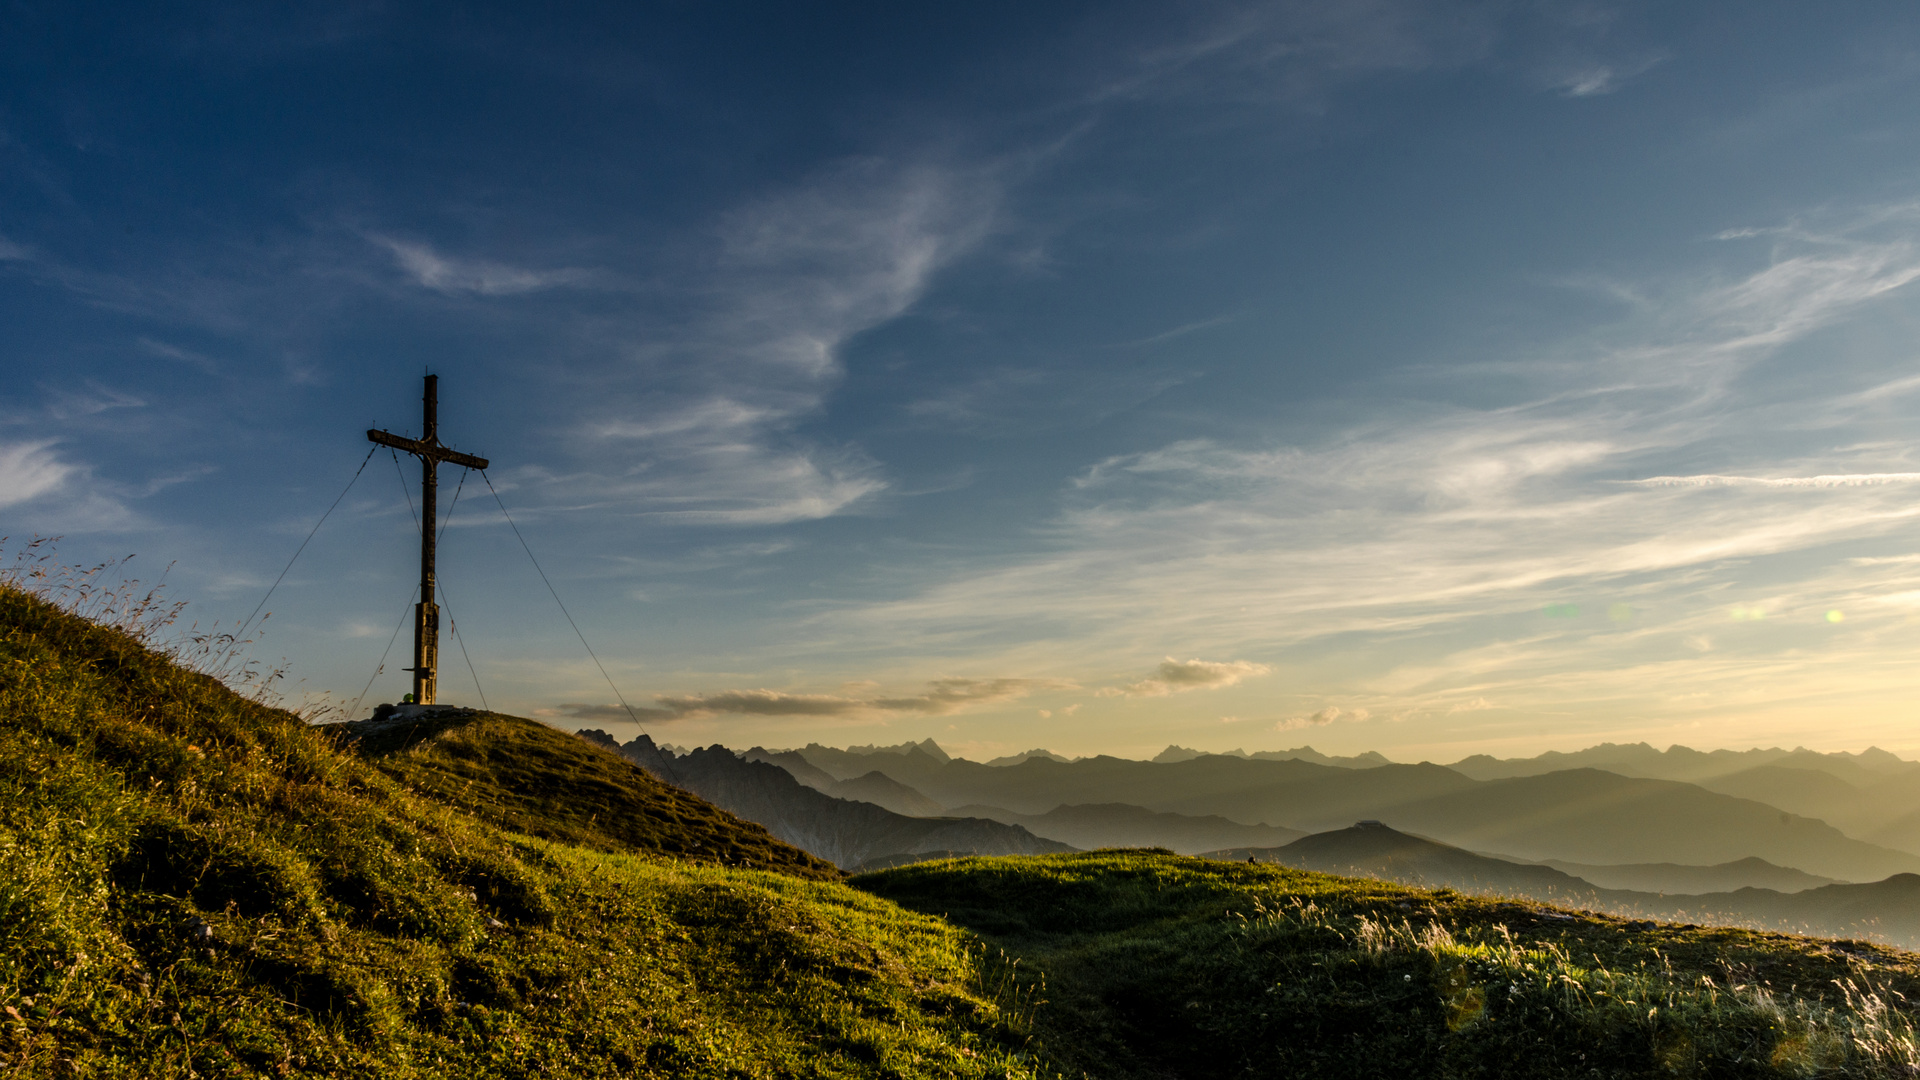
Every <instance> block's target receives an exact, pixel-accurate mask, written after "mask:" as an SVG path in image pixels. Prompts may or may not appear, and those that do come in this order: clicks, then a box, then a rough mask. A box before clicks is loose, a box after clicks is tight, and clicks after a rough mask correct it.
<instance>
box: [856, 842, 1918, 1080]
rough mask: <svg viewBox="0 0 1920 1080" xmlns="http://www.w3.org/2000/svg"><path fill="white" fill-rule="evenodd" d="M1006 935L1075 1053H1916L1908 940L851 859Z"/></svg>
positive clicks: (1238, 868) (1143, 864)
mask: <svg viewBox="0 0 1920 1080" xmlns="http://www.w3.org/2000/svg"><path fill="white" fill-rule="evenodd" d="M854 883H855V884H857V885H859V886H860V887H862V888H865V889H867V890H869V891H871V892H874V893H876V894H878V895H880V896H884V897H888V898H890V899H893V900H895V901H897V902H899V903H900V904H902V905H903V906H906V907H910V908H914V909H917V910H920V911H924V912H929V913H937V914H943V915H944V916H945V917H947V918H948V919H949V920H950V921H952V922H955V923H958V924H960V925H962V926H966V927H969V928H971V929H973V930H975V931H976V932H978V933H980V934H981V935H982V936H983V937H984V938H985V939H986V940H987V941H989V942H991V943H993V944H995V945H997V946H999V947H1002V948H1004V949H1005V950H1006V951H1007V952H1008V953H1010V954H1014V955H1017V956H1019V957H1020V958H1021V967H1022V970H1023V971H1025V972H1026V974H1025V975H1024V976H1023V979H1024V980H1026V981H1025V982H1024V985H1026V986H1028V987H1031V988H1032V989H1033V991H1034V992H1036V993H1039V994H1040V995H1041V997H1043V998H1044V1000H1045V1002H1046V1004H1045V1005H1044V1006H1043V1007H1041V1008H1039V1010H1038V1012H1037V1020H1036V1024H1037V1030H1038V1034H1039V1038H1040V1042H1041V1045H1042V1046H1043V1048H1044V1049H1045V1051H1046V1054H1047V1057H1048V1058H1049V1060H1050V1061H1051V1062H1052V1063H1053V1064H1055V1065H1057V1066H1059V1067H1061V1068H1063V1069H1065V1070H1067V1071H1068V1072H1070V1073H1082V1072H1083V1073H1085V1074H1086V1075H1089V1076H1097V1077H1108V1078H1126V1077H1143V1078H1144V1077H1161V1076H1168V1075H1175V1076H1180V1077H1189V1078H1203V1077H1242V1076H1273V1077H1280V1076H1318V1077H1335V1076H1351V1077H1377V1076H1462V1077H1466V1076H1472V1077H1577V1076H1603V1077H1622V1076H1648V1077H1656V1076H1657V1077H1670V1076H1712V1077H1722V1076H1724V1077H1776V1076H1841V1075H1845V1076H1911V1075H1915V1073H1916V1072H1920V1052H1916V1048H1915V1041H1914V1028H1913V1025H1912V1021H1911V1018H1910V1016H1911V1014H1910V1013H1909V1011H1908V1009H1907V1002H1908V1001H1910V1000H1920V968H1917V967H1916V965H1915V959H1916V958H1915V957H1914V956H1913V955H1912V954H1907V953H1900V952H1891V951H1884V950H1882V949H1880V948H1878V947H1874V946H1867V945H1860V944H1857V943H1855V944H1841V943H1834V942H1822V941H1818V940H1815V939H1809V938H1801V937H1793V936H1788V935H1781V934H1766V933H1755V932H1751V931H1743V930H1728V929H1701V928H1695V927H1652V928H1646V927H1645V926H1643V925H1642V924H1633V925H1628V924H1625V923H1622V922H1621V921H1620V920H1617V919H1611V918H1606V917H1601V916H1573V917H1568V913H1566V912H1562V911H1559V910H1558V909H1554V908H1550V907H1546V906H1544V905H1539V904H1532V903H1524V904H1523V903H1513V902H1507V901H1500V900H1494V899H1487V898H1482V897H1468V896H1463V895H1460V894H1457V893H1452V892H1449V891H1445V890H1442V891H1440V892H1426V891H1422V890H1417V889H1410V888H1403V887H1400V886H1396V885H1392V884H1389V883H1383V882H1374V881H1360V880H1355V879H1351V878H1337V877H1332V876H1329V875H1324V874H1315V873H1309V872H1305V871H1296V870H1290V869H1286V868H1283V867H1276V866H1272V865H1271V864H1264V865H1259V866H1253V865H1248V864H1243V863H1241V864H1236V863H1222V862H1212V861H1206V860H1200V859H1190V858H1182V857H1180V856H1177V855H1173V854H1171V853H1167V852H1163V851H1161V852H1141V851H1125V852H1120V851H1100V852H1091V853H1086V854H1075V855H1050V856H1041V857H1035V858H1024V859H1006V858H1002V859H967V860H956V861H951V862H941V863H919V864H915V865H912V866H907V867H901V868H897V869H892V870H887V871H883V872H881V873H878V874H872V875H866V876H863V877H859V878H856V879H854Z"/></svg>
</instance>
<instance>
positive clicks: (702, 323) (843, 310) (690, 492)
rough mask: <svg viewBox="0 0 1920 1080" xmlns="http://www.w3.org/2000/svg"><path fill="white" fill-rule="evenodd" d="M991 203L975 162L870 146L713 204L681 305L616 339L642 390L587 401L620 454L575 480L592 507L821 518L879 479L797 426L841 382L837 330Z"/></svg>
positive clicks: (842, 341) (731, 517)
mask: <svg viewBox="0 0 1920 1080" xmlns="http://www.w3.org/2000/svg"><path fill="white" fill-rule="evenodd" d="M999 198H1000V183H999V179H998V175H997V173H996V171H995V169H994V168H992V167H989V166H946V165H939V164H931V163H926V162H912V161H907V162H902V161H897V160H885V159H880V158H866V159H860V160H855V161H849V162H843V163H841V164H839V165H836V166H834V167H832V168H829V169H826V170H823V171H822V172H820V173H819V174H817V175H815V176H813V177H811V178H810V179H808V180H807V181H805V182H803V183H801V184H798V185H796V186H794V187H792V188H789V189H787V190H784V191H779V192H774V193H769V194H767V195H764V196H762V197H760V198H758V199H754V200H751V201H749V202H747V203H745V204H744V205H741V206H739V207H737V208H735V209H734V210H732V211H730V212H729V213H727V214H725V215H723V216H722V218H721V219H720V220H719V221H718V222H717V223H716V224H715V226H714V229H713V232H712V246H711V249H710V251H709V252H708V254H707V256H706V258H705V260H704V262H699V261H697V260H696V261H695V265H696V266H697V267H699V268H698V269H695V270H693V271H690V272H689V273H688V274H687V281H686V282H685V283H684V284H682V285H679V286H676V287H675V289H676V290H677V291H676V292H675V295H676V296H677V297H678V298H679V299H678V303H679V306H681V307H683V308H684V313H682V314H680V315H677V316H675V317H674V318H673V319H671V320H667V321H665V322H664V323H663V324H656V325H653V326H649V327H648V338H647V340H645V342H644V344H643V343H641V342H639V341H636V342H633V343H631V344H630V345H629V348H630V350H631V352H632V354H633V355H634V357H635V362H636V364H637V365H638V366H639V370H645V371H649V372H653V373H655V374H656V376H657V378H656V379H655V380H653V382H652V385H650V386H649V387H648V391H649V392H647V393H644V394H640V393H621V392H620V391H618V390H617V389H616V390H614V391H613V392H611V393H606V394H604V395H603V397H604V400H603V401H602V402H600V403H598V404H595V405H591V406H589V407H588V408H587V409H586V412H587V419H586V422H585V423H584V424H582V425H581V429H580V430H581V432H582V434H583V436H584V438H585V439H587V440H588V441H589V443H590V452H591V453H592V454H593V455H594V456H595V457H606V456H607V455H609V454H611V455H614V456H616V458H617V459H619V460H624V461H627V462H631V463H632V464H631V466H630V467H629V468H628V469H627V471H626V472H625V473H624V474H622V475H596V476H593V477H590V478H586V479H584V480H583V481H582V483H584V484H588V485H590V486H591V487H592V488H593V489H594V490H595V496H596V498H597V499H598V500H599V501H600V504H601V505H605V504H608V503H616V504H625V505H626V506H628V507H630V508H631V509H632V511H633V512H636V513H642V514H646V515H650V516H654V517H657V518H660V519H662V520H667V521H680V522H687V523H692V524H777V523H781V522H787V521H798V520H808V519H814V518H822V517H829V516H832V515H835V514H839V513H844V512H846V511H848V510H849V509H851V508H853V507H855V506H856V505H858V504H860V503H861V502H863V501H865V500H868V499H870V498H872V497H873V496H875V495H878V494H879V493H881V492H883V491H885V490H886V489H887V486H888V482H887V480H886V478H885V476H884V475H883V474H882V471H881V469H880V468H879V466H878V465H877V463H876V462H874V461H873V460H872V459H871V458H870V457H868V456H867V455H866V454H865V453H863V452H862V451H860V450H859V449H858V448H857V447H852V446H846V445H832V444H824V443H822V442H820V441H817V440H811V439H806V438H802V437H800V436H798V435H796V434H795V432H794V428H795V427H796V426H797V425H798V424H799V423H800V422H801V421H802V420H803V419H805V418H806V417H808V416H809V415H811V414H813V413H815V412H816V411H817V410H818V409H819V408H820V407H821V404H822V402H823V401H824V400H825V398H826V396H827V394H829V393H830V392H831V391H832V389H833V388H834V386H836V385H837V383H838V381H839V378H840V373H841V352H842V350H843V349H844V347H845V345H846V343H847V342H848V341H849V340H851V339H852V338H853V337H854V336H856V335H858V334H860V333H862V332H864V331H866V330H868V329H871V328H872V327H875V326H878V325H880V324H881V323H884V322H886V321H887V320H890V319H893V318H895V317H897V316H899V315H900V314H902V313H903V312H905V311H906V310H907V309H908V308H909V307H910V306H912V305H913V304H914V303H915V302H916V301H918V300H919V298H920V297H921V296H922V294H923V293H924V292H925V291H926V289H927V287H928V286H929V284H930V283H931V281H932V280H933V277H934V275H935V274H937V273H938V272H939V271H940V270H941V269H942V268H943V267H945V266H947V265H948V264H950V263H951V262H952V261H953V260H954V259H955V258H957V257H959V256H960V255H961V254H962V253H964V252H966V251H968V250H970V249H972V248H973V247H974V246H975V245H976V244H977V243H978V242H979V241H980V239H981V237H982V236H983V235H985V233H986V230H987V229H988V228H989V226H990V224H991V222H992V220H993V217H994V214H995V212H996V208H997V206H998V203H999ZM636 385H638V384H636Z"/></svg>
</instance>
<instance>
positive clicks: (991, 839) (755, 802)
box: [620, 735, 1073, 869]
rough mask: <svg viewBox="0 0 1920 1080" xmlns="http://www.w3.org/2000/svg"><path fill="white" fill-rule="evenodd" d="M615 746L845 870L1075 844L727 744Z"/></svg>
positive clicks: (674, 781) (673, 781)
mask: <svg viewBox="0 0 1920 1080" xmlns="http://www.w3.org/2000/svg"><path fill="white" fill-rule="evenodd" d="M620 752H621V753H623V754H625V755H627V757H628V758H630V759H631V760H633V761H635V762H636V763H638V764H639V765H640V766H641V767H642V768H645V769H646V770H648V771H649V772H651V773H653V774H654V775H655V776H658V777H660V778H661V779H663V780H665V781H667V782H668V783H670V784H674V785H676V786H678V787H681V788H684V789H686V790H687V791H690V792H692V793H693V794H695V795H698V796H699V797H701V798H702V799H705V800H706V801H708V802H710V803H712V804H713V805H715V806H718V807H720V808H721V809H724V810H726V811H727V812H729V813H732V814H736V815H738V816H740V817H742V818H745V819H746V820H748V821H753V822H758V823H759V824H761V825H763V826H765V827H766V829H767V831H768V832H770V833H772V834H773V835H774V836H777V837H779V838H780V839H781V840H784V841H786V842H787V843H789V844H792V845H793V846H795V847H797V848H800V849H801V850H803V851H806V852H809V853H810V854H813V855H815V856H818V857H819V858H822V859H826V860H827V861H828V862H831V863H833V864H834V865H836V866H838V867H841V868H842V869H852V868H854V867H857V866H860V865H861V864H862V863H865V862H867V861H869V860H873V859H884V858H887V857H889V856H902V855H921V856H925V857H934V856H936V855H947V854H951V853H955V852H959V853H965V854H977V855H1038V854H1045V853H1048V852H1059V851H1071V850H1073V849H1072V848H1071V847H1069V846H1068V845H1066V844H1062V843H1059V842H1057V841H1054V840H1045V839H1042V838H1040V837H1037V836H1035V835H1033V834H1032V833H1030V832H1028V831H1027V830H1026V829H1024V828H1021V827H1020V826H1018V825H1005V824H1002V823H1000V822H998V821H989V820H987V819H985V818H961V817H932V818H923V817H908V816H906V815H904V814H896V813H894V812H893V811H891V810H888V809H886V808H884V807H880V806H875V805H874V804H872V803H867V802H855V801H851V800H847V799H841V798H836V797H835V796H832V795H829V794H827V793H825V792H822V791H816V790H814V789H813V788H810V787H807V786H806V785H804V784H802V783H800V781H798V780H796V779H794V778H793V775H792V774H791V773H789V772H787V770H785V769H783V768H781V767H780V766H778V765H775V764H772V763H771V762H767V761H750V760H747V759H745V758H743V757H740V756H738V755H736V754H734V752H733V751H731V750H728V749H727V748H726V747H724V746H711V747H708V748H706V749H704V750H695V751H694V752H693V753H691V754H689V755H687V756H685V757H672V756H670V755H666V754H662V753H661V752H660V751H659V749H658V748H657V747H655V746H654V744H653V740H651V739H649V738H648V737H647V736H645V735H642V736H640V737H639V738H637V739H635V740H634V741H632V742H630V743H627V744H626V745H625V746H622V747H621V748H620ZM914 753H916V754H919V753H921V751H919V750H915V751H914ZM874 756H875V757H878V756H881V755H874ZM922 756H925V755H924V754H922Z"/></svg>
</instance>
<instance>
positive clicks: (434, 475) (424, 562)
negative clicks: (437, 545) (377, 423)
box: [367, 375, 487, 705]
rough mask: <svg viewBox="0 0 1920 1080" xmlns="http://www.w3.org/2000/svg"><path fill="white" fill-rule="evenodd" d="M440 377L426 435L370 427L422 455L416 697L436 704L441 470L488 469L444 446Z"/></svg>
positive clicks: (384, 442)
mask: <svg viewBox="0 0 1920 1080" xmlns="http://www.w3.org/2000/svg"><path fill="white" fill-rule="evenodd" d="M439 412H440V376H438V375H429V376H427V389H426V396H425V398H424V399H423V406H422V409H421V413H422V417H423V419H424V423H423V424H422V431H421V436H420V438H418V439H409V438H407V437H406V436H404V435H395V434H394V433H393V432H391V431H380V430H377V429H375V430H369V431H368V432H367V439H368V441H370V442H376V443H379V444H380V445H381V446H391V447H393V448H394V449H395V450H404V451H406V452H407V453H409V454H412V455H413V456H414V457H417V458H419V459H420V503H421V508H420V603H418V604H416V605H414V608H413V666H412V667H411V668H408V669H407V670H408V671H411V672H413V700H414V701H415V702H416V703H417V704H421V705H431V704H433V703H434V701H435V700H437V698H438V690H439V671H440V605H439V604H436V603H434V601H433V598H434V597H435V596H436V595H438V594H437V592H436V585H437V583H436V581H435V578H434V568H433V556H434V539H435V535H434V534H435V533H437V532H438V531H439V529H438V522H437V518H438V509H437V505H436V504H437V500H438V497H439V493H440V477H439V475H438V469H439V466H440V463H441V462H443V461H444V462H447V463H448V464H451V465H464V466H466V467H467V468H469V469H485V468H486V467H487V459H486V458H483V457H474V456H473V455H472V454H462V453H460V452H459V451H457V450H449V449H447V448H446V447H445V446H442V445H441V444H440V417H439Z"/></svg>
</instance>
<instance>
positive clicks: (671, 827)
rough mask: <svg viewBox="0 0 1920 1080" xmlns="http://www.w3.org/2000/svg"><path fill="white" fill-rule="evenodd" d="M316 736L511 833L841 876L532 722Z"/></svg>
mask: <svg viewBox="0 0 1920 1080" xmlns="http://www.w3.org/2000/svg"><path fill="white" fill-rule="evenodd" d="M322 730H323V731H325V732H327V733H328V734H329V735H331V736H333V737H334V738H336V739H338V740H339V741H340V743H341V744H342V745H345V746H348V747H351V748H352V749H353V750H354V751H355V752H356V753H358V754H359V755H360V756H362V757H364V758H366V759H367V760H369V761H371V762H373V764H374V765H375V766H376V767H377V768H378V769H379V770H380V771H381V772H383V773H385V774H386V775H387V776H390V777H392V778H393V779H394V780H396V781H398V782H400V783H402V784H405V785H407V786H408V787H411V788H413V789H415V790H417V791H419V792H421V793H423V794H426V795H429V796H431V797H433V798H434V799H436V800H438V801H440V802H444V803H446V804H448V805H450V806H455V807H458V808H459V809H461V810H464V811H466V812H468V813H470V814H473V815H474V816H476V817H479V818H481V819H483V820H485V821H488V822H491V823H492V824H495V825H498V826H500V827H501V828H503V829H508V830H511V831H513V832H520V833H525V834H527V835H530V836H538V837H542V838H544V839H548V840H557V841H560V842H562V843H567V844H575V845H579V846H582V847H590V848H594V849H596V850H599V851H617V852H651V853H655V854H666V855H672V856H674V857H677V858H682V859H688V860H692V861H696V862H703V863H717V864H720V865H728V866H741V867H757V868H761V869H770V870H779V871H782V872H784V873H790V874H798V875H800V876H802V877H812V878H821V879H829V880H838V879H839V878H840V877H841V876H842V875H841V873H840V871H839V870H838V869H836V868H835V867H834V866H833V864H832V863H829V862H827V861H825V860H823V859H816V858H814V857H813V856H811V855H809V854H807V853H806V852H804V851H801V850H800V849H799V848H796V847H792V846H791V845H788V844H786V843H783V842H782V841H780V840H777V839H775V838H774V837H773V835H772V834H770V833H768V832H767V830H766V829H764V828H762V827H760V826H759V825H756V824H754V823H753V822H750V821H742V820H741V819H739V818H736V817H734V816H733V815H732V814H729V813H727V812H726V811H724V810H721V809H719V808H718V807H715V806H713V805H712V804H711V803H707V802H703V801H702V800H700V799H697V798H695V797H693V796H691V795H689V794H687V793H686V792H684V791H681V790H679V789H678V788H674V787H669V786H668V785H666V784H662V783H660V782H659V781H657V780H655V779H654V778H653V777H651V776H649V775H647V773H646V771H645V770H644V769H641V768H640V767H639V766H637V765H635V764H633V763H632V762H631V761H628V760H627V759H626V758H623V757H621V756H620V755H619V754H616V753H614V752H612V751H610V750H608V749H606V748H605V747H602V746H597V745H595V744H593V743H590V742H588V741H586V740H585V739H582V738H580V737H578V736H576V735H574V734H572V733H570V732H564V731H557V730H555V729H553V728H550V727H547V726H546V725H544V724H540V723H536V722H535V721H532V720H525V719H522V718H520V717H517V716H503V715H500V714H497V713H481V712H462V713H455V714H450V715H449V714H442V715H438V716H429V717H424V718H422V719H419V720H416V721H413V722H411V723H392V722H389V723H384V724H373V723H364V722H363V723H357V724H335V725H329V726H328V727H326V728H323V729H322Z"/></svg>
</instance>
